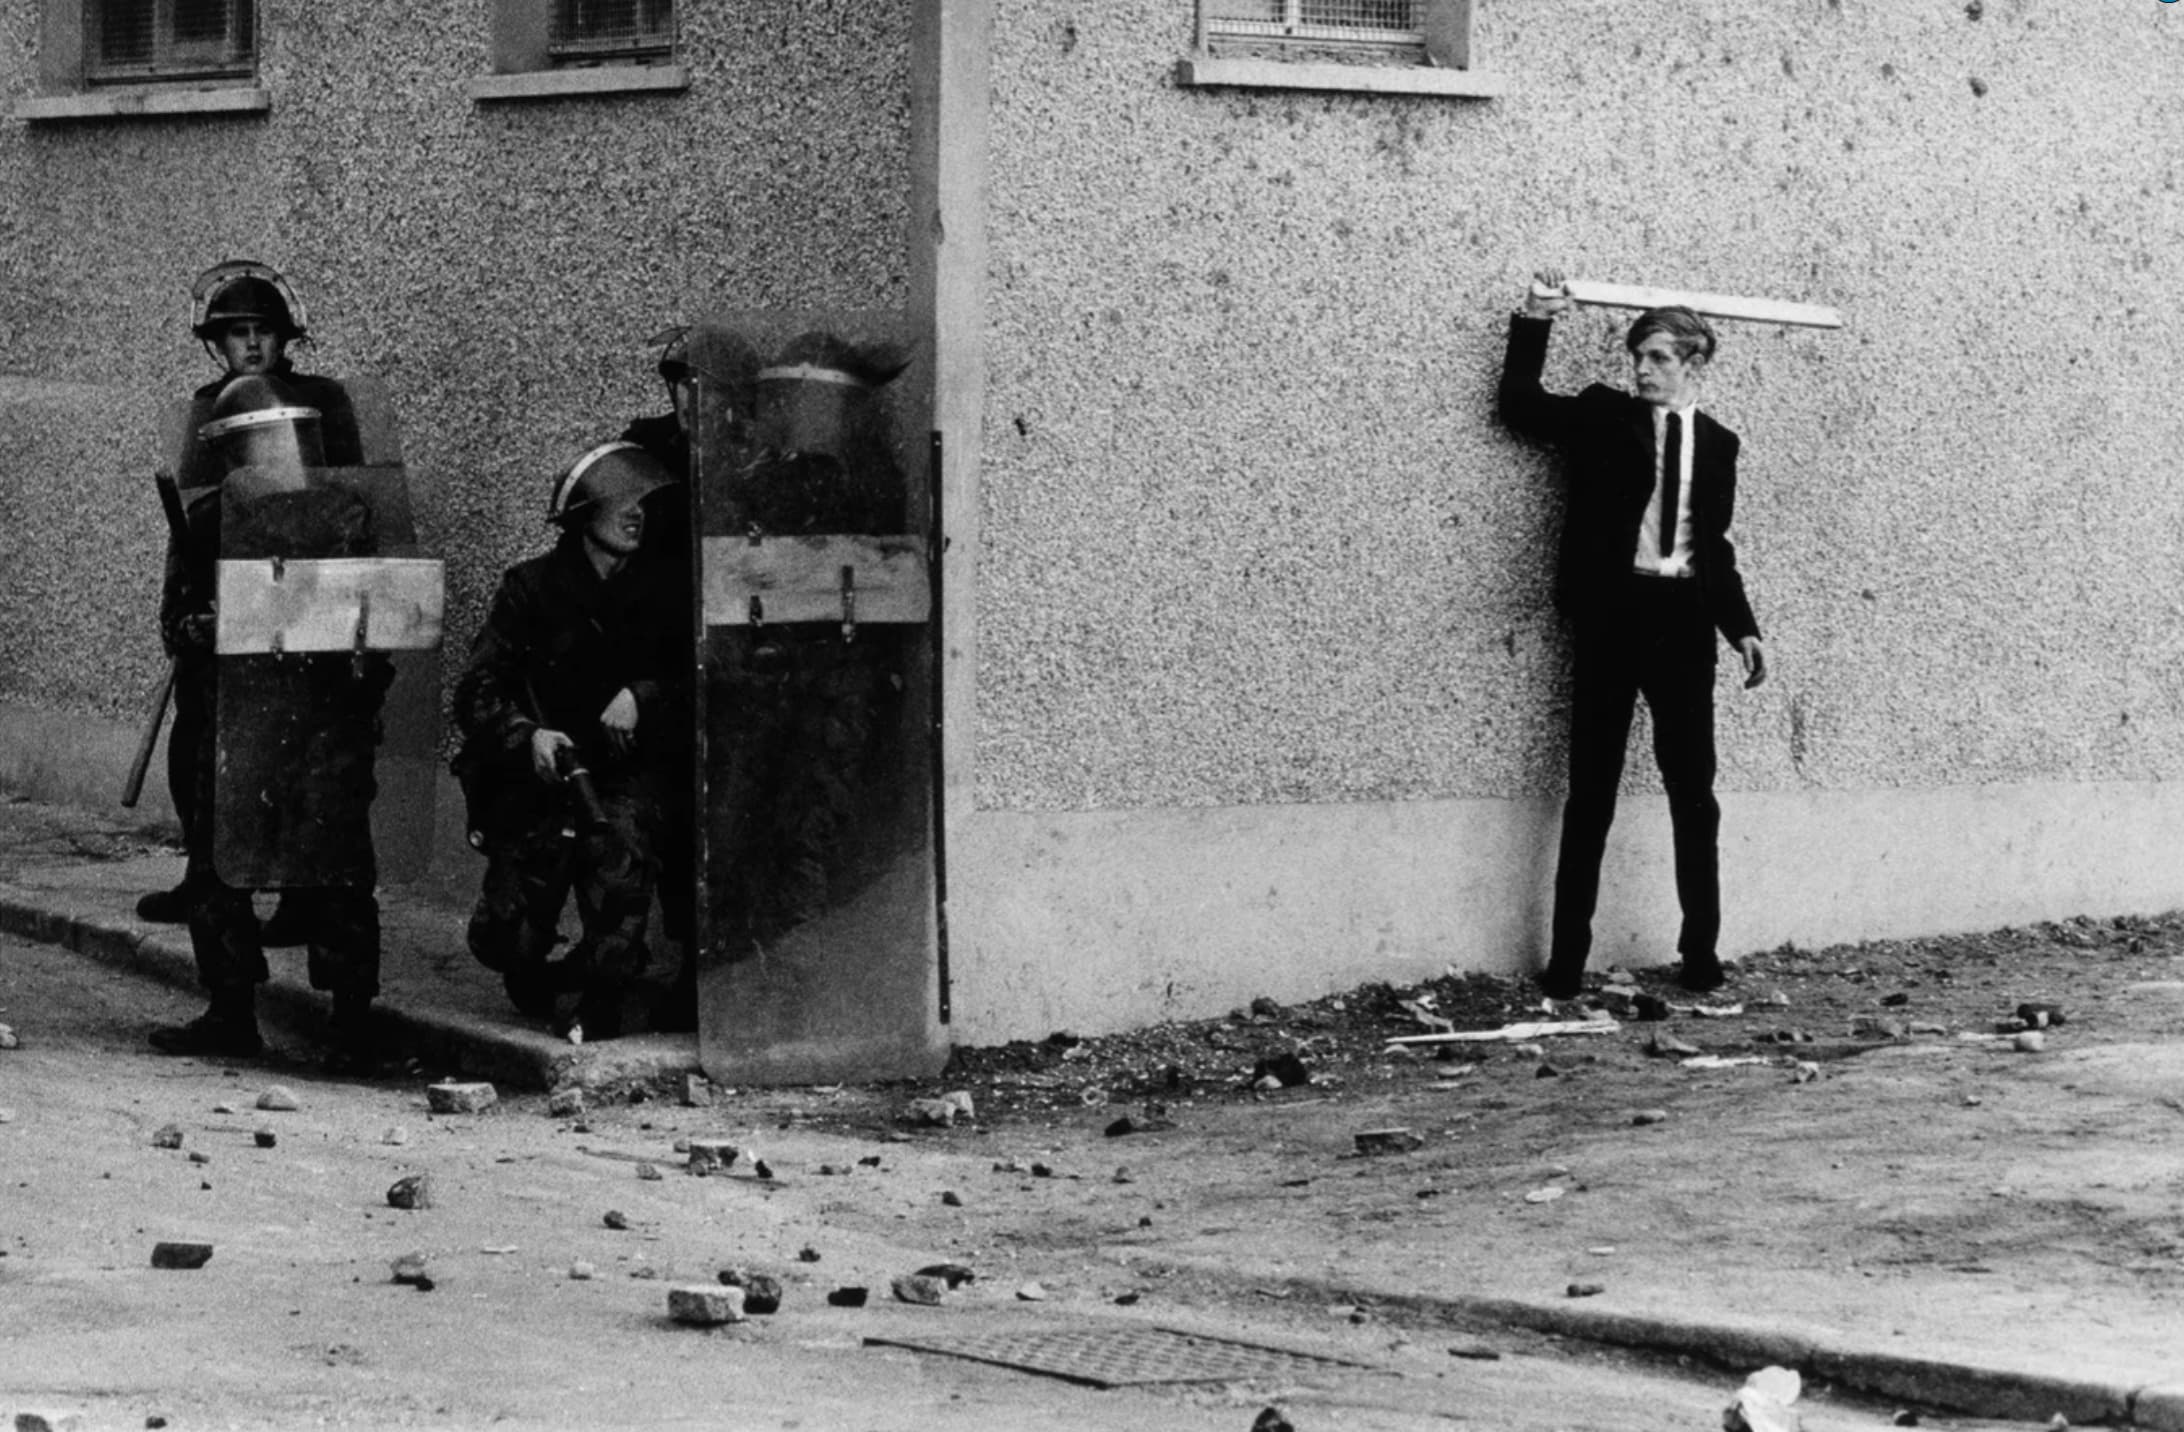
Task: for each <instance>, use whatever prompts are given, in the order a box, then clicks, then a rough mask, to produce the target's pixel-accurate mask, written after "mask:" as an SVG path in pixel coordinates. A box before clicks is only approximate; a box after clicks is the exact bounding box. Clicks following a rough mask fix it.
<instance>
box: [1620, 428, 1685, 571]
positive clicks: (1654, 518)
mask: <svg viewBox="0 0 2184 1432" xmlns="http://www.w3.org/2000/svg"><path fill="white" fill-rule="evenodd" d="M1671 411H1674V412H1675V413H1677V414H1678V415H1679V416H1681V417H1682V418H1683V450H1682V452H1681V453H1680V454H1678V456H1679V458H1680V462H1679V463H1678V466H1680V467H1681V468H1682V469H1683V471H1682V472H1680V473H1678V474H1677V475H1676V547H1675V550H1674V551H1673V552H1671V553H1670V554H1669V555H1668V556H1666V557H1663V556H1662V555H1661V456H1662V450H1663V449H1664V448H1666V447H1667V446H1668V415H1669V413H1670V412H1671ZM1698 411H1699V405H1698V404H1697V403H1691V404H1688V405H1686V406H1684V407H1681V408H1676V409H1673V410H1672V409H1668V408H1655V409H1654V410H1653V496H1651V497H1649V498H1647V499H1646V515H1645V518H1644V520H1643V521H1641V522H1640V523H1639V524H1638V550H1637V552H1636V553H1634V554H1633V555H1632V557H1631V570H1632V571H1636V572H1644V573H1646V574H1647V575H1648V576H1653V577H1688V576H1690V575H1691V574H1692V573H1691V450H1692V449H1693V448H1695V447H1697V446H1698V436H1697V429H1696V428H1695V427H1694V426H1693V425H1692V421H1691V419H1692V418H1693V416H1694V415H1696V414H1697V412H1698Z"/></svg>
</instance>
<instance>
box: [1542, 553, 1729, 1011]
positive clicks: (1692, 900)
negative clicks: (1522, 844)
mask: <svg viewBox="0 0 2184 1432" xmlns="http://www.w3.org/2000/svg"><path fill="white" fill-rule="evenodd" d="M1715 650H1716V648H1715V639H1714V626H1713V623H1712V622H1711V621H1710V620H1708V618H1707V615H1706V608H1705V603H1704V601H1703V599H1702V598H1701V595H1700V592H1699V584H1698V583H1697V582H1696V581H1695V580H1691V579H1682V580H1664V579H1661V578H1655V577H1639V576H1633V577H1632V578H1631V580H1630V582H1629V584H1628V588H1627V591H1626V592H1625V594H1624V597H1623V600H1621V601H1615V602H1604V603H1602V604H1601V608H1600V610H1598V611H1596V612H1595V613H1592V614H1591V615H1589V617H1588V618H1587V619H1586V620H1584V621H1582V622H1580V623H1579V625H1578V628H1577V633H1576V651H1575V656H1574V660H1573V663H1572V691H1571V696H1570V789H1569V797H1568V800H1567V801H1566V803H1565V804H1564V806H1563V811H1562V851H1561V855H1560V857H1559V859H1558V860H1557V862H1556V865H1555V913H1554V934H1553V944H1552V947H1551V950H1550V952H1549V955H1548V961H1547V974H1548V979H1549V981H1550V983H1553V982H1562V983H1574V982H1575V981H1576V980H1577V978H1578V976H1579V975H1580V974H1582V973H1583V972H1584V969H1585V958H1586V956H1587V955H1588V954H1589V953H1590V952H1591V949H1592V917H1593V909H1594V907H1595V906H1596V905H1597V904H1598V903H1599V898H1600V858H1601V854H1602V852H1603V851H1605V850H1606V848H1607V843H1608V827H1609V826H1610V825H1612V824H1614V821H1615V797H1616V789H1617V787H1618V786H1619V785H1620V784H1621V782H1622V778H1623V754H1624V751H1625V748H1626V747H1627V746H1628V745H1629V742H1630V721H1631V713H1632V712H1633V711H1634V710H1635V709H1636V706H1637V699H1638V697H1640V696H1644V697H1645V699H1646V708H1647V710H1648V711H1650V712H1651V713H1652V715H1653V754H1654V759H1655V760H1656V761H1658V762H1659V764H1660V768H1661V784H1662V785H1663V786H1664V787H1665V788H1666V789H1667V792H1668V814H1669V821H1670V823H1671V825H1672V827H1673V830H1674V835H1675V848H1676V895H1677V898H1678V900H1679V901H1680V902H1681V903H1682V905H1683V931H1682V933H1681V934H1680V935H1679V936H1678V938H1677V940H1676V949H1677V952H1678V953H1679V954H1681V955H1682V956H1683V957H1684V960H1685V963H1686V964H1688V965H1691V966H1694V967H1697V968H1705V967H1706V966H1708V965H1710V964H1711V963H1712V962H1713V961H1714V960H1715V958H1716V952H1715V948H1714V946H1715V941H1716V940H1717V939H1718V938H1719V936H1720V934H1721V870H1720V864H1719V859H1718V849H1717V846H1718V837H1719V834H1720V830H1721V807H1720V805H1719V804H1717V803H1716V802H1715V800H1714V661H1715Z"/></svg>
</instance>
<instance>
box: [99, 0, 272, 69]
mask: <svg viewBox="0 0 2184 1432" xmlns="http://www.w3.org/2000/svg"><path fill="white" fill-rule="evenodd" d="M120 3H122V0H81V4H82V11H81V13H82V17H83V19H82V25H83V83H84V84H85V86H86V87H90V86H96V85H137V84H170V83H176V82H182V81H191V82H199V83H202V82H208V81H210V82H219V81H225V82H228V83H241V82H245V81H248V80H252V79H255V78H257V74H258V14H257V11H258V3H257V0H217V3H219V5H220V6H221V8H223V9H224V10H225V11H226V20H227V24H226V35H225V37H224V39H223V40H221V41H220V42H218V46H217V53H215V47H214V46H213V45H211V44H206V43H205V42H202V41H198V42H185V41H183V40H182V39H181V38H180V37H179V35H178V33H177V30H178V26H177V24H176V18H177V17H176V14H175V9H176V5H177V4H178V3H179V0H143V3H144V4H145V5H146V6H148V7H149V8H150V10H151V12H152V13H151V36H150V49H151V52H152V53H151V58H149V59H148V60H145V61H143V62H141V63H125V64H114V63H109V62H108V61H107V60H106V59H105V58H104V57H103V55H102V54H101V51H102V50H103V49H104V44H103V40H104V32H105V30H106V26H107V22H108V19H109V12H110V11H111V10H112V9H113V8H114V7H116V6H117V5H119V4H120Z"/></svg>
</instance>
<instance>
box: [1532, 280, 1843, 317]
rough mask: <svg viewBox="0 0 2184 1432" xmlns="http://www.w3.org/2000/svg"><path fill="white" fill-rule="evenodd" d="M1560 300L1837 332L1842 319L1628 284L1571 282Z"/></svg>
mask: <svg viewBox="0 0 2184 1432" xmlns="http://www.w3.org/2000/svg"><path fill="white" fill-rule="evenodd" d="M1532 292H1533V293H1534V294H1536V295H1538V296H1539V297H1541V298H1553V297H1555V291H1554V290H1553V289H1551V288H1546V287H1543V286H1542V285H1540V284H1538V283H1534V284H1533V285H1532ZM1562 296H1564V297H1566V298H1568V299H1569V300H1570V302H1572V303H1576V304H1582V305H1584V306H1585V307H1587V308H1688V309H1690V310H1691V311H1692V312H1693V313H1703V314H1705V315H1706V316H1707V317H1708V318H1736V319H1742V320H1744V321H1746V322H1750V323H1785V324H1789V325H1791V326H1793V327H1797V328H1841V327H1842V326H1843V315H1842V314H1841V313H1838V312H1837V311H1836V310H1834V309H1832V308H1827V307H1824V306H1823V305H1821V304H1817V303H1792V302H1790V301H1789V300H1787V299H1780V298H1744V297H1740V296H1739V295H1737V294H1732V293H1687V292H1685V291H1684V290H1682V289H1674V288H1643V287H1640V286H1639V285H1637V284H1628V283H1595V282H1594V281H1593V280H1591V279H1583V278H1573V279H1571V280H1570V281H1569V282H1568V283H1566V284H1564V285H1563V286H1562Z"/></svg>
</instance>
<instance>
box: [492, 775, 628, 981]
mask: <svg viewBox="0 0 2184 1432" xmlns="http://www.w3.org/2000/svg"><path fill="white" fill-rule="evenodd" d="M542 789H543V788H542ZM599 804H600V807H601V810H602V813H603V814H604V815H605V817H606V819H605V821H604V823H603V824H598V825H585V824H581V823H580V822H578V821H577V820H576V819H574V818H573V816H572V815H571V814H570V813H568V812H566V811H564V810H563V808H562V807H563V801H562V799H561V797H560V795H559V793H558V792H554V793H552V794H551V798H550V799H542V800H540V801H538V802H536V803H534V806H533V808H532V809H531V811H530V812H529V816H528V818H527V819H523V820H520V821H513V822H511V823H510V824H509V826H508V827H507V828H506V829H498V830H495V831H494V832H493V833H492V834H491V835H490V836H489V837H488V838H487V842H486V850H485V854H486V867H485V883H484V886H483V888H482V889H480V891H479V892H478V903H477V905H476V907H475V908H474V909H473V910H472V911H471V915H470V929H469V941H470V952H471V954H473V955H475V956H476V957H477V959H478V962H479V963H480V964H482V965H484V966H485V967H486V968H487V969H489V970H497V971H499V972H500V973H501V974H503V975H507V974H515V975H517V976H519V977H541V976H544V975H545V974H546V973H547V969H546V962H547V957H548V956H549V955H550V954H551V953H552V951H553V947H554V941H555V939H556V938H557V931H558V929H559V926H560V923H561V910H562V907H563V906H564V905H566V904H567V903H568V900H569V897H570V896H571V894H574V895H575V897H576V910H577V916H578V918H579V919H580V920H581V921H582V922H583V929H584V934H583V938H582V940H581V941H580V942H579V943H578V944H577V945H576V946H575V947H574V948H572V949H571V950H570V951H569V953H568V955H567V957H566V958H565V960H564V962H563V968H562V969H561V970H560V971H558V972H557V973H558V974H559V976H560V983H561V984H563V985H565V986H567V987H569V988H572V989H580V988H585V987H590V986H597V987H599V988H601V989H609V988H616V987H619V986H620V985H622V984H625V983H627V982H628V981H630V980H634V979H636V978H637V977H638V976H639V975H641V974H643V973H644V970H645V965H646V963H647V962H648V960H649V957H650V952H649V951H648V950H647V948H646V945H645V925H646V922H647V921H648V920H649V919H650V918H651V914H652V886H653V880H654V878H655V876H656V874H657V862H656V861H655V858H654V856H653V842H652V830H653V828H654V826H655V825H656V824H657V815H656V812H655V810H654V808H653V803H652V802H651V801H650V800H649V799H647V798H646V797H645V796H644V795H643V794H642V793H640V792H637V791H634V790H630V789H625V788H622V787H618V786H615V785H611V784H606V783H602V784H601V785H600V786H599Z"/></svg>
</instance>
